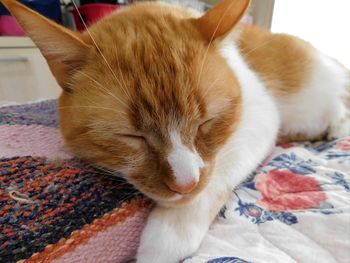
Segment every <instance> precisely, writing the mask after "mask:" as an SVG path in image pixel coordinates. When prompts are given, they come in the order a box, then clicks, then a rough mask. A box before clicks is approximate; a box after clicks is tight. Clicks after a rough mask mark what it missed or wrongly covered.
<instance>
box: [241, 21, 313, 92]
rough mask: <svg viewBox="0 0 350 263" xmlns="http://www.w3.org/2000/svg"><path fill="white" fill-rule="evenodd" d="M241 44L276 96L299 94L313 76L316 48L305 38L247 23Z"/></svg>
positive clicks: (249, 59)
mask: <svg viewBox="0 0 350 263" xmlns="http://www.w3.org/2000/svg"><path fill="white" fill-rule="evenodd" d="M239 46H240V48H241V49H242V54H243V56H245V58H246V60H247V62H248V63H249V64H250V66H251V67H252V68H253V69H254V70H255V71H256V72H257V73H259V74H260V76H261V77H262V79H263V80H264V82H265V83H266V86H267V87H268V88H269V89H270V90H271V91H272V92H273V93H274V95H275V96H277V97H279V96H282V97H283V96H286V95H287V96H289V95H291V94H293V93H297V92H298V91H300V89H301V88H302V87H303V84H304V83H306V82H307V80H308V78H309V77H310V76H311V74H310V73H311V69H312V66H313V63H314V62H313V59H314V53H315V51H314V48H313V47H312V46H311V45H310V44H309V43H307V42H305V41H304V40H301V39H299V38H297V37H293V36H290V35H286V34H273V33H271V32H270V31H267V30H265V29H262V28H259V27H255V26H245V27H243V30H242V35H241V39H240V41H239Z"/></svg>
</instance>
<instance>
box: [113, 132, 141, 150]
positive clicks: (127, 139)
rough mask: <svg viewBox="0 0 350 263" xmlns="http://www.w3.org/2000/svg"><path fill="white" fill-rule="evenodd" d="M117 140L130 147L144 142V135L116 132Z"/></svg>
mask: <svg viewBox="0 0 350 263" xmlns="http://www.w3.org/2000/svg"><path fill="white" fill-rule="evenodd" d="M117 136H118V140H119V141H121V142H123V143H125V144H127V145H129V146H132V147H137V148H138V147H140V146H141V144H143V143H146V142H147V140H146V138H145V137H144V136H140V135H134V134H117Z"/></svg>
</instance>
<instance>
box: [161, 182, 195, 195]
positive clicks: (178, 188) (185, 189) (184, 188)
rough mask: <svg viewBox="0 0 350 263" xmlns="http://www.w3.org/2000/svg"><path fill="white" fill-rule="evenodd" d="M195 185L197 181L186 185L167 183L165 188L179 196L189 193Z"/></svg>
mask: <svg viewBox="0 0 350 263" xmlns="http://www.w3.org/2000/svg"><path fill="white" fill-rule="evenodd" d="M197 185H198V182H197V181H192V182H190V183H188V184H177V183H176V182H170V183H167V186H168V187H169V188H170V190H172V191H174V192H176V193H179V194H188V193H191V192H192V191H193V190H194V189H195V188H196V187H197Z"/></svg>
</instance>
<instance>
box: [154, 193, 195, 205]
mask: <svg viewBox="0 0 350 263" xmlns="http://www.w3.org/2000/svg"><path fill="white" fill-rule="evenodd" d="M198 196H199V194H198V193H196V194H195V193H190V194H175V195H174V196H172V197H169V198H152V199H153V200H154V201H155V202H156V203H157V204H158V205H160V206H163V207H181V206H187V205H190V204H191V203H193V202H194V200H196V199H197V197H198Z"/></svg>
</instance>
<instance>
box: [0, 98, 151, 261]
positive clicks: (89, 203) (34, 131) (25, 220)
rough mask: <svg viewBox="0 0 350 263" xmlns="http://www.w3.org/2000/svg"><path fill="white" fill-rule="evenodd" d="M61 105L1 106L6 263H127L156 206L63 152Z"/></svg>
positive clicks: (0, 195)
mask: <svg viewBox="0 0 350 263" xmlns="http://www.w3.org/2000/svg"><path fill="white" fill-rule="evenodd" d="M57 126H58V124H57V112H56V102H55V101H45V102H40V103H35V104H28V105H19V106H9V107H2V108H0V185H1V187H0V262H6V263H10V262H16V261H20V260H23V259H26V261H25V262H52V261H53V262H125V261H126V260H128V259H130V258H132V257H133V256H134V254H135V251H136V249H137V246H138V242H139V236H140V233H141V231H142V229H143V225H144V222H145V219H146V217H147V214H148V212H149V210H150V207H151V202H150V201H149V200H147V199H145V198H143V197H142V196H141V195H140V194H139V193H138V192H137V191H135V189H133V188H132V187H131V186H129V185H126V184H125V182H124V181H122V180H121V179H118V178H113V177H111V176H109V175H106V174H104V172H103V171H100V170H97V169H95V168H94V167H91V166H89V165H87V164H85V163H82V162H80V161H79V160H76V159H74V158H73V156H71V154H70V153H69V152H67V151H66V150H65V149H64V146H63V141H62V138H61V136H60V133H59V131H58V128H57Z"/></svg>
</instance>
